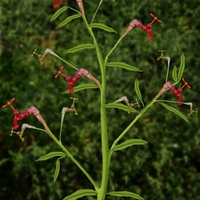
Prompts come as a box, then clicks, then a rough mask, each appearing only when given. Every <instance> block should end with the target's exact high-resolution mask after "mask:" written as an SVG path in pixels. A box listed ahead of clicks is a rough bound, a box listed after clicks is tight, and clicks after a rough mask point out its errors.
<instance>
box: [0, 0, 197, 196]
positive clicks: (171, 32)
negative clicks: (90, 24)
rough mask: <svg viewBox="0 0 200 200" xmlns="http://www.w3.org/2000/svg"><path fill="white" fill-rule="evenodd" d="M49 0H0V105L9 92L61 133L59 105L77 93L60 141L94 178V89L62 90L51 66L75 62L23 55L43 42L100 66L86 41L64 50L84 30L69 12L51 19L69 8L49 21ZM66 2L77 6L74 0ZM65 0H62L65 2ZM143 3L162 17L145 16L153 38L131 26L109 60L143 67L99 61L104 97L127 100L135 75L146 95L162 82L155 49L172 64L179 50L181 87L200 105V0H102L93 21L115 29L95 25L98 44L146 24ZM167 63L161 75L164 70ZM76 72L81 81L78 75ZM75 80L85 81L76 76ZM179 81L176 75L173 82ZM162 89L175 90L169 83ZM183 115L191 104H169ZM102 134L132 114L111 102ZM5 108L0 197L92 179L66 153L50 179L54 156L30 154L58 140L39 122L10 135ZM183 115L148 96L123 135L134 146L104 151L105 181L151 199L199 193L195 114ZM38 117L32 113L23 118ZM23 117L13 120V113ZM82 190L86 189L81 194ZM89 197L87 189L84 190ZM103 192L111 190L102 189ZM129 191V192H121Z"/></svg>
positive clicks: (55, 192)
mask: <svg viewBox="0 0 200 200" xmlns="http://www.w3.org/2000/svg"><path fill="white" fill-rule="evenodd" d="M53 3H54V1H49V0H48V1H47V0H42V1H39V0H29V1H17V2H16V1H14V0H9V1H8V0H3V1H1V10H0V17H1V40H0V55H1V57H0V103H1V105H4V104H5V103H6V102H7V101H8V100H10V99H12V98H13V97H15V98H16V101H15V102H14V104H13V106H14V107H15V108H16V109H18V110H20V111H24V110H25V109H26V108H27V107H28V106H31V105H34V106H36V107H37V108H38V109H39V110H40V112H41V114H42V115H43V117H44V119H45V120H46V122H47V123H48V125H49V127H50V128H51V130H52V132H53V133H55V135H56V136H58V134H59V127H60V118H61V110H62V107H66V106H67V107H70V105H71V103H72V101H71V100H70V96H73V97H77V98H79V101H78V102H76V108H77V110H78V113H79V115H78V116H75V115H74V114H73V113H67V114H66V117H65V120H64V126H63V137H62V138H63V144H65V145H66V146H67V147H68V148H69V151H70V152H71V153H72V154H73V155H74V156H75V158H76V159H77V160H78V161H79V162H80V163H82V164H83V166H84V167H85V168H86V169H87V170H88V171H89V173H91V175H92V177H93V178H94V179H95V180H97V181H100V180H101V144H100V141H101V138H100V122H99V119H100V116H99V106H100V101H99V92H98V90H97V89H93V90H84V91H81V92H79V93H75V94H73V95H69V94H68V95H66V94H65V95H63V94H61V93H62V92H63V91H65V90H66V89H67V84H66V82H65V81H64V80H63V78H61V77H59V78H58V79H55V78H54V76H55V74H56V73H57V71H58V70H59V69H60V67H61V66H62V65H64V66H65V70H64V73H68V74H70V75H71V74H72V75H73V74H74V73H75V71H74V70H73V69H70V68H69V67H68V66H66V65H65V64H64V63H63V62H62V61H60V60H58V59H56V58H55V57H53V56H50V55H48V56H47V57H45V60H44V65H42V66H41V65H40V63H39V60H38V58H37V57H36V56H35V57H31V54H32V52H33V51H34V49H37V52H38V53H43V51H44V50H45V49H46V48H50V49H52V50H53V51H55V52H56V53H57V54H58V55H59V56H61V57H62V58H64V59H66V60H67V61H68V62H71V63H72V64H74V65H75V66H76V67H77V68H80V67H83V68H86V69H88V70H89V71H90V72H91V73H92V74H93V75H94V76H95V77H97V78H98V79H100V72H99V66H98V63H97V59H96V55H95V53H94V51H93V50H88V51H86V52H82V51H81V52H79V53H77V54H64V52H65V51H66V50H67V49H69V48H71V47H74V46H76V45H78V44H80V43H90V42H91V41H92V40H91V38H90V36H89V34H88V33H87V31H86V28H85V27H84V24H83V22H82V19H81V18H80V19H76V20H74V21H72V22H71V23H70V24H68V25H67V26H65V27H63V28H61V29H55V28H56V26H57V25H58V24H59V23H60V22H61V21H62V20H64V19H65V18H66V17H67V16H69V15H71V14H73V12H72V11H70V10H67V12H66V13H65V14H62V15H61V16H60V17H59V18H58V19H56V21H54V22H52V23H50V22H49V20H50V18H51V16H52V15H53V14H54V12H55V11H56V10H55V9H54V8H53ZM98 3H99V1H97V0H94V1H90V0H85V1H84V5H85V13H86V16H87V19H88V21H90V20H91V18H92V16H93V13H94V11H95V9H96V7H97V5H98ZM66 4H67V5H69V6H71V7H74V8H76V9H78V7H77V4H76V1H72V0H69V1H68V2H67V3H66ZM63 5H65V4H63ZM150 13H153V14H155V15H156V16H158V18H160V19H161V20H162V23H161V24H159V23H157V22H155V23H154V25H153V28H152V29H153V40H152V41H150V40H149V39H148V37H147V36H148V34H147V33H145V32H143V31H142V30H141V29H138V28H135V29H133V30H132V31H131V32H130V33H129V34H128V36H127V37H125V38H124V39H123V40H122V42H121V43H120V45H119V46H118V47H117V49H116V50H115V51H114V52H113V54H112V55H111V56H110V59H109V61H120V62H126V63H128V64H131V65H133V66H136V67H138V68H140V69H141V70H142V71H143V72H142V73H132V72H131V73H130V72H127V71H125V70H122V69H115V68H109V69H108V70H107V72H108V73H107V80H108V84H107V94H106V95H107V97H106V98H107V102H108V103H109V102H113V101H115V100H116V99H118V98H120V97H121V96H124V95H126V96H127V97H128V98H129V100H130V102H134V101H135V98H136V94H135V92H134V81H135V79H136V78H137V79H138V80H139V83H140V89H141V92H142V95H143V99H144V103H145V104H147V103H148V102H149V101H151V99H152V98H153V97H154V96H155V95H156V94H157V93H158V91H159V90H160V88H161V87H162V85H163V84H164V82H165V74H166V69H167V63H166V61H164V60H161V61H157V58H158V57H159V55H160V52H159V49H165V50H166V51H165V55H167V56H169V57H170V58H171V69H172V67H174V66H175V65H176V66H177V67H179V65H180V55H181V53H182V52H183V53H184V55H185V57H186V70H185V73H184V78H185V79H186V80H187V81H188V83H189V84H190V86H191V89H190V90H189V89H184V92H183V101H189V102H193V104H194V109H196V108H200V103H199V93H200V84H199V81H200V73H199V61H200V53H199V45H200V34H199V30H200V0H196V1H191V0H183V1H182V0H177V1H175V2H174V1H172V0H165V1H161V0H158V1H154V0H149V1H147V0H135V1H130V0H123V1H122V0H121V1H120V0H115V1H112V0H104V2H103V4H102V6H101V8H100V10H99V12H98V14H97V16H96V19H95V22H101V23H105V24H107V25H108V26H110V27H112V28H114V29H115V30H116V31H117V33H115V34H114V33H106V32H104V31H102V30H95V34H96V37H97V39H98V42H99V45H100V48H101V50H102V52H103V56H105V55H106V54H107V53H108V52H109V50H110V49H111V48H112V46H113V45H114V44H115V42H116V41H117V40H118V38H119V37H120V36H121V34H122V33H123V31H124V30H125V29H126V28H127V26H128V24H129V23H130V21H131V20H133V19H138V20H140V21H142V22H143V23H144V24H147V23H149V22H150V21H151V20H152V19H151V17H150V16H149V14H150ZM171 72H172V70H171V71H170V74H169V81H173V80H172V76H171ZM81 81H82V82H81ZM81 81H79V83H80V82H81V83H91V82H90V81H89V80H88V79H86V78H82V80H81ZM178 86H181V83H180V84H179V85H178ZM161 98H162V99H168V100H175V101H176V99H177V98H176V97H175V96H174V95H173V94H172V93H171V92H168V93H166V94H164V95H163V96H162V97H161ZM173 106H174V107H175V108H177V109H179V110H180V111H181V112H183V114H185V115H187V114H188V112H189V107H188V106H186V105H182V106H177V105H175V104H174V105H173ZM107 115H108V126H109V144H111V143H112V142H113V140H114V139H115V138H116V137H117V136H118V135H119V134H120V133H121V132H122V131H123V130H124V128H126V126H127V125H128V124H129V123H130V122H131V121H132V119H133V118H134V114H130V115H128V114H127V113H126V112H123V111H121V110H116V109H109V110H108V111H107ZM12 120H13V114H12V111H11V109H10V108H6V109H1V110H0V199H9V200H22V199H23V200H24V199H26V200H33V199H34V200H35V199H48V200H55V199H62V198H63V197H65V196H66V195H68V194H70V193H72V192H74V191H75V190H77V189H82V188H91V184H90V183H89V181H88V180H87V178H86V177H85V176H84V175H83V174H82V173H81V172H80V171H79V169H78V168H77V167H76V166H75V165H74V164H73V163H72V162H71V160H69V159H63V160H61V171H60V175H59V177H58V180H57V182H56V183H55V184H53V174H54V169H55V159H51V160H48V161H45V162H35V160H36V159H37V158H38V157H40V156H42V155H44V154H46V153H48V152H50V151H57V150H59V149H58V147H57V146H56V145H55V144H54V143H53V142H52V140H51V139H50V138H49V137H48V136H47V135H45V134H44V133H42V132H37V131H35V130H26V131H25V135H24V136H25V141H24V142H21V140H20V139H19V138H18V137H17V136H16V135H13V137H10V136H9V134H10V130H11V127H12ZM189 120H190V124H187V123H185V122H184V121H183V120H182V119H180V118H179V117H178V116H176V115H174V114H173V113H170V112H169V111H167V110H165V109H164V108H163V107H161V106H160V105H157V104H156V105H154V106H153V107H152V108H151V109H150V110H149V111H148V112H147V113H145V115H144V116H143V117H142V118H141V119H140V120H139V121H138V122H137V123H136V126H135V127H133V128H132V129H131V130H130V131H129V132H128V133H127V134H126V136H125V138H124V139H130V138H141V139H144V140H147V141H148V145H146V146H135V147H132V148H128V149H127V150H124V151H121V152H116V153H114V155H113V157H112V163H111V169H110V170H111V171H110V180H109V185H108V189H109V190H129V191H132V192H135V193H137V194H139V195H141V196H142V197H143V198H144V199H146V200H147V199H151V200H158V199H159V200H186V199H187V200H193V199H195V200H199V199H200V168H199V166H200V130H199V114H198V115H197V116H196V115H195V114H193V115H191V116H190V117H189ZM24 122H26V123H29V124H31V125H34V126H37V127H41V124H40V123H39V122H38V121H37V120H36V118H35V117H34V116H30V117H28V118H26V119H25V120H23V123H24ZM20 124H21V122H20ZM85 199H89V198H85ZM90 199H92V198H90ZM106 199H117V198H111V197H107V198H106ZM126 199H129V198H126Z"/></svg>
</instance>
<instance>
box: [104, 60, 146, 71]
mask: <svg viewBox="0 0 200 200" xmlns="http://www.w3.org/2000/svg"><path fill="white" fill-rule="evenodd" d="M107 66H108V67H119V68H123V69H127V70H130V71H136V72H142V71H141V70H140V69H138V68H137V67H134V66H131V65H129V64H126V63H124V62H109V63H107Z"/></svg>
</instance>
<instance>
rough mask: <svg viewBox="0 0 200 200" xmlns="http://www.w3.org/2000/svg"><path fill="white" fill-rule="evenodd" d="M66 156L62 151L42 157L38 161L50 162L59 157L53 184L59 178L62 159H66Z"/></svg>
mask: <svg viewBox="0 0 200 200" xmlns="http://www.w3.org/2000/svg"><path fill="white" fill-rule="evenodd" d="M65 156H66V154H65V153H64V152H62V151H56V152H50V153H48V154H46V155H44V156H41V157H40V158H38V159H37V160H36V161H44V160H49V159H51V158H54V157H59V158H58V159H57V160H56V168H55V172H54V176H53V182H54V183H55V182H56V180H57V178H58V175H59V172H60V159H62V158H64V157H65Z"/></svg>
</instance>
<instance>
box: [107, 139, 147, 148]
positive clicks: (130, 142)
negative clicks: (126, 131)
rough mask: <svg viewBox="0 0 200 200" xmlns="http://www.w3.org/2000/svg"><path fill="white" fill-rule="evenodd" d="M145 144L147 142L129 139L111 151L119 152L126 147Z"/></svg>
mask: <svg viewBox="0 0 200 200" xmlns="http://www.w3.org/2000/svg"><path fill="white" fill-rule="evenodd" d="M145 144H147V141H145V140H141V139H129V140H126V141H125V142H122V143H121V144H118V145H116V146H115V147H114V148H113V149H111V150H112V151H120V150H123V149H126V148H127V147H131V146H133V145H145Z"/></svg>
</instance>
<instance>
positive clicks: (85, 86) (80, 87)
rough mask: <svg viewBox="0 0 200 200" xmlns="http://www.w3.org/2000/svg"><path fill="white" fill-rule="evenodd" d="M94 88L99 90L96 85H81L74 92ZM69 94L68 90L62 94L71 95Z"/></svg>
mask: <svg viewBox="0 0 200 200" xmlns="http://www.w3.org/2000/svg"><path fill="white" fill-rule="evenodd" d="M94 88H98V86H97V85H95V84H81V85H78V86H76V87H74V92H78V91H81V90H85V89H94ZM69 93H70V92H69V90H66V91H65V92H63V93H62V94H69Z"/></svg>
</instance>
